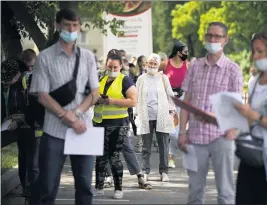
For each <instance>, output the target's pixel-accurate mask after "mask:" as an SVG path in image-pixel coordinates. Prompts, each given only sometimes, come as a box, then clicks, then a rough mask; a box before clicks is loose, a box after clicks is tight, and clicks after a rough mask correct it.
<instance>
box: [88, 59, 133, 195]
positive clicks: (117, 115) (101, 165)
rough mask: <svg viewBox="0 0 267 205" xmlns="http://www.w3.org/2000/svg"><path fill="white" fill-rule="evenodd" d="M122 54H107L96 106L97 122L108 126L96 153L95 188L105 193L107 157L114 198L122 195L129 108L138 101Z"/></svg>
mask: <svg viewBox="0 0 267 205" xmlns="http://www.w3.org/2000/svg"><path fill="white" fill-rule="evenodd" d="M122 63H123V62H122V58H121V56H120V55H119V54H110V55H108V57H107V61H106V69H107V71H108V72H107V75H106V76H104V77H103V78H102V79H101V80H100V89H99V93H100V96H101V97H100V99H99V100H98V103H97V105H96V106H95V108H94V118H93V121H94V124H95V126H100V127H104V128H105V134H104V154H103V156H97V157H96V164H95V171H96V183H95V189H96V192H97V195H100V194H104V190H103V188H104V181H105V176H106V168H107V163H108V161H109V162H110V165H111V170H112V174H113V180H114V188H115V191H114V194H113V198H115V199H121V198H123V192H122V178H123V164H122V162H121V160H120V154H121V152H122V148H123V142H124V138H125V136H127V134H128V131H129V117H128V108H129V107H134V106H135V105H136V88H135V85H134V82H133V81H132V80H131V78H130V77H128V76H125V75H124V74H122V73H121V72H120V71H121V69H122Z"/></svg>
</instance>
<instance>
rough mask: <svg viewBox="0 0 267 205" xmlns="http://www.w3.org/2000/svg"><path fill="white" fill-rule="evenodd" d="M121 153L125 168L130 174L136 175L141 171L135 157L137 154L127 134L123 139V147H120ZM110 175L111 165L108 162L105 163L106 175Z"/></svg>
mask: <svg viewBox="0 0 267 205" xmlns="http://www.w3.org/2000/svg"><path fill="white" fill-rule="evenodd" d="M122 154H123V157H124V159H125V162H126V165H127V168H128V170H129V172H130V174H131V175H137V174H139V173H140V172H141V168H140V164H139V161H138V159H137V156H136V154H135V151H134V148H133V145H132V142H131V137H128V136H127V135H125V136H124V141H123V148H122ZM111 175H112V171H111V167H110V164H109V163H108V164H107V169H106V176H107V177H110V176H111Z"/></svg>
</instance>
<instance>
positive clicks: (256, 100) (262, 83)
mask: <svg viewBox="0 0 267 205" xmlns="http://www.w3.org/2000/svg"><path fill="white" fill-rule="evenodd" d="M251 47H252V60H253V62H254V63H255V64H254V66H255V69H256V70H255V71H254V72H255V73H257V74H256V75H255V76H254V78H253V79H252V80H251V81H250V82H249V85H248V93H249V98H250V100H251V104H250V105H249V104H244V105H242V104H236V105H235V108H236V109H237V110H238V112H239V113H240V114H241V115H243V116H244V117H246V118H247V120H248V122H249V123H250V125H253V126H254V125H255V127H254V128H253V134H254V135H255V136H257V137H259V138H261V139H263V140H264V147H263V150H264V151H263V154H264V155H263V158H264V163H265V167H264V166H262V167H253V166H251V165H248V164H246V163H245V162H243V161H242V160H241V161H240V164H239V169H238V175H237V184H236V204H238V205H241V204H267V33H266V32H261V33H257V34H255V35H254V36H253V38H252V42H251ZM254 89H255V90H254ZM253 90H254V91H253ZM252 92H254V93H253V94H252ZM252 95H253V96H252Z"/></svg>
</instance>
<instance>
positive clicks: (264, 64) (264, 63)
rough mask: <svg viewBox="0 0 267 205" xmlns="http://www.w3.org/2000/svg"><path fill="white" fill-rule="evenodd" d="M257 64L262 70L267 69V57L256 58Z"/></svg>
mask: <svg viewBox="0 0 267 205" xmlns="http://www.w3.org/2000/svg"><path fill="white" fill-rule="evenodd" d="M255 65H256V68H258V69H259V70H260V71H267V58H263V59H261V60H256V61H255Z"/></svg>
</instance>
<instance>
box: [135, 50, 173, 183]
mask: <svg viewBox="0 0 267 205" xmlns="http://www.w3.org/2000/svg"><path fill="white" fill-rule="evenodd" d="M159 66H160V57H159V55H157V54H154V53H153V54H151V55H150V56H149V57H148V60H147V73H146V74H143V75H141V76H140V77H139V78H138V80H137V83H136V86H137V92H138V98H137V106H136V113H135V114H136V115H137V117H138V118H139V121H140V123H139V129H140V134H141V135H142V140H143V149H142V163H143V164H142V169H143V172H144V173H145V179H146V180H148V174H149V173H150V157H151V146H152V141H153V132H154V130H155V132H156V137H157V141H158V146H159V156H160V163H159V173H160V177H161V181H163V182H167V181H169V178H168V151H169V149H168V146H169V145H168V142H169V133H171V132H172V130H173V129H174V123H173V117H172V116H171V114H170V112H173V111H175V105H174V104H173V101H172V99H171V97H173V96H174V93H173V91H172V89H171V85H170V82H169V80H168V78H167V76H165V75H163V74H161V73H159V72H158V69H159ZM151 85H153V86H151Z"/></svg>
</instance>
